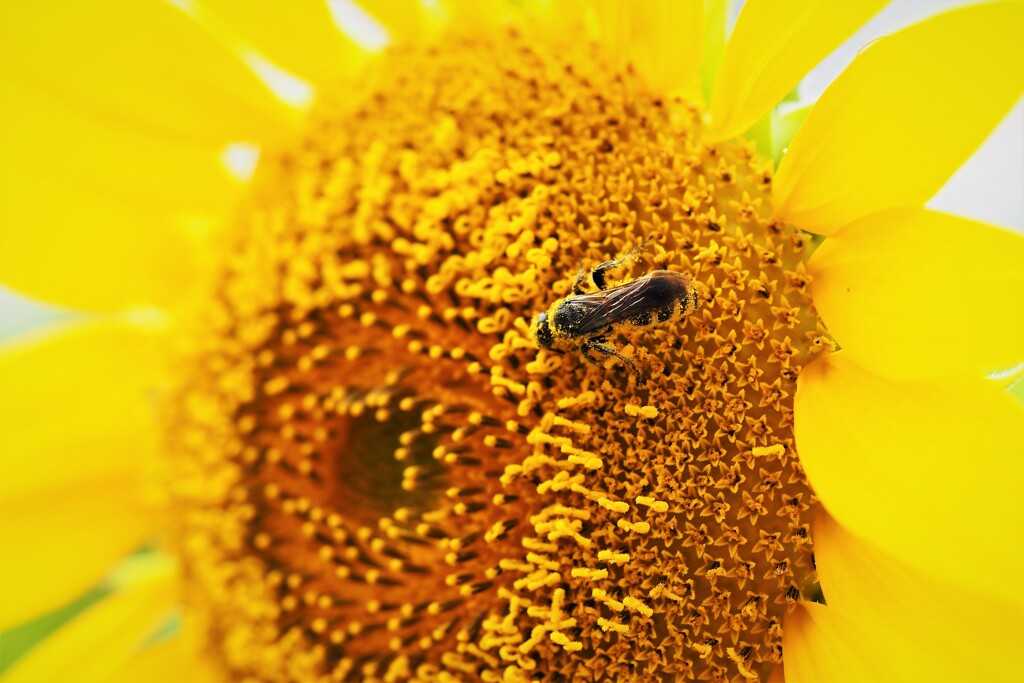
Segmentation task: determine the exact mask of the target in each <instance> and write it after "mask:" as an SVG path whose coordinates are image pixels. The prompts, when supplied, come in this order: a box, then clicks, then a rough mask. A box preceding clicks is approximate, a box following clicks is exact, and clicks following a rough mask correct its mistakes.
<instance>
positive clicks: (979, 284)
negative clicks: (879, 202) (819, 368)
mask: <svg viewBox="0 0 1024 683" xmlns="http://www.w3.org/2000/svg"><path fill="white" fill-rule="evenodd" d="M809 270H810V272H811V274H812V275H813V276H814V281H813V285H812V287H813V290H812V291H813V293H814V305H815V307H816V308H817V309H818V313H819V314H820V315H821V317H822V319H823V320H824V321H825V324H826V325H827V326H828V329H829V331H830V332H831V333H832V334H833V335H835V338H836V340H837V341H838V342H839V345H840V346H841V347H842V348H843V350H844V353H847V354H849V355H850V356H851V357H853V358H856V360H857V361H858V362H859V363H861V364H862V365H864V366H865V367H867V368H870V369H871V370H873V371H875V372H878V373H881V374H884V375H886V376H889V377H927V376H938V375H945V374H955V373H961V372H973V373H975V374H978V375H980V376H985V375H988V374H991V373H993V372H997V371H1000V370H1006V369H1007V368H1010V367H1012V366H1014V365H1016V364H1017V363H1019V362H1021V361H1024V316H1021V315H1020V306H1021V304H1020V296H1021V292H1024V237H1022V236H1021V235H1017V234H1014V233H1012V232H1009V231H1006V230H1000V229H998V228H994V227H992V226H989V225H985V224H984V223H976V222H974V221H969V220H966V219H964V218H957V217H955V216H950V215H947V214H943V213H938V212H935V211H928V210H925V209H892V210H889V211H884V212H880V213H876V214H872V215H870V216H867V217H866V218H862V219H860V220H858V221H855V222H854V223H852V224H850V225H848V226H847V227H845V228H843V229H842V230H840V231H839V232H837V233H836V234H835V235H833V236H832V237H830V238H829V239H827V240H825V243H824V244H822V245H821V246H820V247H819V248H818V250H817V251H815V252H814V256H812V258H811V262H810V265H809Z"/></svg>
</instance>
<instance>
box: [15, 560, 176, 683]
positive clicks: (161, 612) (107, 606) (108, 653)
mask: <svg viewBox="0 0 1024 683" xmlns="http://www.w3.org/2000/svg"><path fill="white" fill-rule="evenodd" d="M8 586H9V584H8ZM175 598H176V595H175V591H174V585H173V584H172V583H171V582H170V581H168V580H163V581H153V582H151V583H148V584H146V585H142V586H137V587H134V588H132V589H129V590H125V591H120V592H117V593H114V594H112V595H111V596H109V597H107V598H105V599H103V600H101V601H100V602H98V603H96V604H95V605H93V606H92V607H90V608H89V609H88V610H87V611H85V612H83V613H82V614H81V615H79V616H78V617H76V618H75V619H74V620H73V621H71V622H70V623H69V624H67V625H66V626H64V627H63V628H61V629H60V630H58V631H57V632H56V633H54V634H52V635H51V636H49V637H47V638H46V639H45V640H43V641H42V642H41V643H40V644H39V645H37V646H36V647H35V648H34V649H32V650H31V651H30V652H29V653H28V654H26V655H25V656H24V657H23V658H22V659H20V660H18V661H17V662H16V663H15V665H14V666H13V667H11V669H10V670H9V671H8V672H7V673H6V675H5V676H4V683H42V682H43V681H61V683H99V682H100V681H108V680H110V677H111V675H112V674H113V673H114V672H116V671H117V670H118V668H119V667H120V666H122V665H123V663H124V662H125V661H126V660H127V659H128V658H129V657H130V656H131V654H132V653H133V652H134V651H135V650H136V649H137V648H138V646H139V645H140V643H141V642H142V641H143V640H145V638H146V637H147V636H148V635H149V634H150V633H151V632H152V631H153V629H154V628H155V627H156V626H157V625H158V624H159V623H160V620H161V619H162V618H165V617H166V616H167V614H168V613H169V611H170V610H171V609H172V608H173V605H174V601H175ZM121 680H125V681H127V680H136V681H142V680H145V679H121ZM181 680H186V679H181Z"/></svg>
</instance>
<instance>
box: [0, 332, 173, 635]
mask: <svg viewBox="0 0 1024 683" xmlns="http://www.w3.org/2000/svg"><path fill="white" fill-rule="evenodd" d="M158 356H159V354H158V353H157V349H156V344H155V340H154V339H153V338H152V337H151V335H149V334H146V333H144V332H142V331H140V330H139V329H137V328H132V327H130V326H128V325H125V324H116V323H92V324H88V325H81V326H73V327H70V328H68V329H67V330H65V331H63V332H61V333H58V334H55V335H53V336H52V337H49V338H46V339H42V340H39V341H36V342H30V343H25V344H21V345H18V346H6V347H4V348H3V350H2V351H0V415H2V418H0V467H2V470H3V472H4V476H3V477H2V478H0V518H2V519H3V524H0V547H2V548H3V549H4V561H3V563H2V564H0V566H2V569H0V583H2V585H4V586H7V590H6V594H5V597H4V607H3V610H0V614H2V617H0V618H2V620H3V625H13V624H16V623H19V622H22V621H24V620H26V619H28V618H31V617H32V616H35V615H38V614H41V613H44V612H46V611H48V610H50V609H53V608H55V607H57V606H59V605H61V604H64V603H65V602H67V601H69V600H71V599H73V598H74V597H76V596H77V595H79V594H81V593H82V592H84V591H85V590H87V589H88V588H89V587H90V586H92V585H94V584H95V583H96V582H97V581H98V580H99V579H100V578H101V577H102V576H103V575H104V573H105V572H106V571H107V569H109V567H110V565H111V564H112V563H113V561H114V560H116V559H117V558H118V557H120V556H122V555H123V554H125V553H127V552H130V551H131V550H132V549H134V548H136V547H137V546H138V545H139V544H140V543H142V542H143V541H144V540H145V539H146V538H147V537H148V536H149V535H150V534H151V533H152V530H153V528H154V525H155V521H154V518H153V515H152V513H151V512H150V511H149V508H148V507H147V506H146V505H145V501H144V500H143V496H144V495H145V493H146V492H145V490H144V488H143V485H144V483H145V481H146V479H145V477H146V474H147V470H148V468H152V467H153V465H154V463H153V457H152V454H153V448H154V444H153V438H154V434H153V422H152V419H151V417H152V416H151V414H150V411H151V406H150V405H149V403H148V401H149V400H150V399H151V396H152V388H153V384H154V382H155V378H156V375H157V369H158V362H157V360H156V359H157V358H158ZM147 390H149V391H150V395H149V396H147V393H146V392H147Z"/></svg>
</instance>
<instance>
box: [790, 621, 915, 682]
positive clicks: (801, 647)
mask: <svg viewBox="0 0 1024 683" xmlns="http://www.w3.org/2000/svg"><path fill="white" fill-rule="evenodd" d="M857 628H858V624H857V623H856V622H855V621H854V620H853V619H851V618H849V617H847V616H845V615H843V614H842V613H841V612H837V611H836V610H833V609H829V608H828V607H826V606H825V605H819V604H817V603H813V602H802V603H799V604H797V606H796V607H795V608H794V609H793V611H792V612H790V613H789V614H787V615H786V617H785V619H784V620H783V622H782V652H783V655H782V656H783V658H784V659H785V661H786V673H785V675H786V683H825V682H826V681H829V682H831V681H881V680H884V674H885V672H884V670H883V668H882V667H883V664H882V663H880V662H876V661H875V660H874V658H873V657H872V654H873V653H871V652H864V651H862V650H860V649H859V645H860V643H859V642H858V641H857V640H856V639H855V638H851V637H850V634H852V633H855V632H856V630H857ZM914 680H917V679H914Z"/></svg>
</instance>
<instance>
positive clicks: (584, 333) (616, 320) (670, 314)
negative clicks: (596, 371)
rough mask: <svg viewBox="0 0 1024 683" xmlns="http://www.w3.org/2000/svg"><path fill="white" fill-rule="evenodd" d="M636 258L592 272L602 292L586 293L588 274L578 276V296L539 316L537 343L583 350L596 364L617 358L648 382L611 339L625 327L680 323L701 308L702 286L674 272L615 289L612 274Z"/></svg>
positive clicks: (653, 274)
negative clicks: (609, 278)
mask: <svg viewBox="0 0 1024 683" xmlns="http://www.w3.org/2000/svg"><path fill="white" fill-rule="evenodd" d="M631 257H632V255H629V256H626V257H624V258H619V259H616V260H614V261H606V262H605V263H602V264H601V265H599V266H597V267H596V268H594V269H593V270H592V271H590V276H591V279H592V280H593V282H594V285H595V286H596V287H597V291H594V292H590V293H586V292H584V291H583V280H584V278H585V277H586V276H587V273H586V272H581V273H580V274H579V275H577V276H576V280H575V281H574V282H573V285H572V295H571V296H567V297H565V298H564V299H559V300H558V301H556V302H555V303H553V304H552V305H551V308H549V309H548V310H547V311H544V312H542V313H539V314H537V316H535V317H534V319H533V324H532V326H531V329H532V330H533V334H534V337H535V338H536V340H537V343H538V344H539V345H540V346H542V347H544V348H547V349H550V348H554V347H556V346H562V347H571V348H575V349H578V350H579V352H580V355H582V356H583V358H584V359H586V360H587V361H589V362H591V363H594V364H595V365H596V364H598V363H600V362H601V360H602V358H599V357H596V356H595V355H594V354H595V353H597V354H600V355H601V356H604V357H608V356H614V357H615V358H618V359H619V360H620V361H622V362H623V363H625V364H626V365H627V366H629V367H630V368H631V369H632V370H633V372H635V373H636V374H637V375H638V376H640V377H641V378H643V373H642V372H640V371H639V370H638V369H637V367H636V365H635V364H634V363H633V361H632V360H631V359H629V358H626V357H625V356H623V355H622V354H620V353H619V352H618V351H616V350H615V349H614V348H613V347H612V346H610V345H609V344H608V335H609V334H610V333H611V332H612V330H613V329H614V328H615V327H617V326H620V325H633V326H637V327H646V326H648V325H654V324H657V323H667V322H671V321H673V320H680V319H682V318H684V317H686V316H687V315H689V314H690V313H692V312H693V311H694V310H696V308H697V304H698V298H697V288H696V287H695V286H694V284H693V281H692V280H691V279H690V277H689V276H687V275H684V274H683V273H677V272H675V271H671V270H655V271H653V272H650V273H648V274H647V275H644V276H643V277H639V278H636V279H635V280H628V281H626V282H623V283H620V284H618V285H615V286H613V287H609V286H608V283H607V276H606V273H607V271H609V270H611V269H612V268H616V267H618V266H620V265H622V264H623V263H624V262H626V261H627V260H630V259H631Z"/></svg>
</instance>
